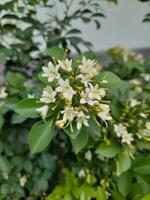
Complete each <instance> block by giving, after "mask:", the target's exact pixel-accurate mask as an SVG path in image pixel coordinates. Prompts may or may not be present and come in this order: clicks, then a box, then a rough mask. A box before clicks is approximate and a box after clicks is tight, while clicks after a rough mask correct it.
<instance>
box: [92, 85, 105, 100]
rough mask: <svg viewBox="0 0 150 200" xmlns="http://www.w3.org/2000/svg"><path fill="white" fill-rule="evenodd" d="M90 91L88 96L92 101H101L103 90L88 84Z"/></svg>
mask: <svg viewBox="0 0 150 200" xmlns="http://www.w3.org/2000/svg"><path fill="white" fill-rule="evenodd" d="M90 89H91V94H90V96H91V97H92V98H93V99H97V100H101V97H104V96H105V94H106V93H105V90H104V89H103V88H99V86H98V84H96V85H95V86H93V85H92V84H90Z"/></svg>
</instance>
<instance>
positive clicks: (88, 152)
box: [84, 150, 92, 161]
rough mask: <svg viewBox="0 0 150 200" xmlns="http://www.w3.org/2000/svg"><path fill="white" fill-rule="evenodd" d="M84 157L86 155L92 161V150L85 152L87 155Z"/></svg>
mask: <svg viewBox="0 0 150 200" xmlns="http://www.w3.org/2000/svg"><path fill="white" fill-rule="evenodd" d="M84 157H85V159H86V160H88V161H91V160H92V153H91V151H90V150H89V151H87V152H85V156H84Z"/></svg>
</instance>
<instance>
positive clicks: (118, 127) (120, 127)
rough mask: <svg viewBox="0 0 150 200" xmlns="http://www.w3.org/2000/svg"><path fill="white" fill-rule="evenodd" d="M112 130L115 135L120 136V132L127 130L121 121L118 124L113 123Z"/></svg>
mask: <svg viewBox="0 0 150 200" xmlns="http://www.w3.org/2000/svg"><path fill="white" fill-rule="evenodd" d="M114 130H115V132H116V135H117V137H121V136H122V134H124V133H126V132H127V128H126V127H125V126H123V125H122V124H121V123H120V124H115V125H114Z"/></svg>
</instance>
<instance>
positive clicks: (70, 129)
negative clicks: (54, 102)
mask: <svg viewBox="0 0 150 200" xmlns="http://www.w3.org/2000/svg"><path fill="white" fill-rule="evenodd" d="M63 130H64V131H65V133H67V135H69V137H71V138H72V139H75V138H76V137H77V135H78V134H79V133H80V131H81V130H78V129H77V124H76V123H72V124H70V125H69V126H67V127H66V128H64V129H63Z"/></svg>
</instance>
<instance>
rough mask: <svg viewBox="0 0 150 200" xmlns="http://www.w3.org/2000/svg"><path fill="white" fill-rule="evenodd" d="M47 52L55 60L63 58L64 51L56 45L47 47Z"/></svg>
mask: <svg viewBox="0 0 150 200" xmlns="http://www.w3.org/2000/svg"><path fill="white" fill-rule="evenodd" d="M47 53H48V55H49V56H51V57H54V58H55V59H56V60H62V59H64V51H63V50H62V49H61V48H59V47H57V46H54V47H51V48H48V49H47Z"/></svg>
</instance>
